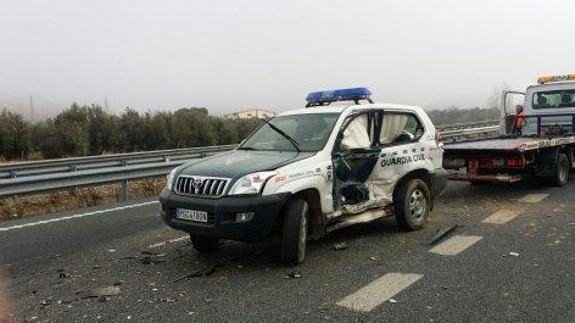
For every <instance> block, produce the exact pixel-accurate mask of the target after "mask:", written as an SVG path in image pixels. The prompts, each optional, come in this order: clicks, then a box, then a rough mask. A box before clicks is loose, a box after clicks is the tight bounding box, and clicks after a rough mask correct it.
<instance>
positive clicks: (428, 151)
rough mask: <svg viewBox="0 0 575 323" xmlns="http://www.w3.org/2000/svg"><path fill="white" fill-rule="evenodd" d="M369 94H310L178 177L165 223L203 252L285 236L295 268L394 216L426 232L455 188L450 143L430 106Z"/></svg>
mask: <svg viewBox="0 0 575 323" xmlns="http://www.w3.org/2000/svg"><path fill="white" fill-rule="evenodd" d="M370 96H371V92H370V91H369V90H368V89H366V88H352V89H342V90H335V91H322V92H314V93H311V94H309V95H308V96H307V105H306V108H304V109H299V110H293V111H287V112H284V113H281V114H279V115H278V116H276V117H274V118H272V119H271V120H269V121H263V123H262V125H261V126H260V127H259V128H258V129H257V130H256V131H255V132H253V133H252V134H251V135H250V136H249V137H248V138H247V139H246V140H244V141H243V142H242V143H241V144H240V145H239V146H238V147H237V148H236V149H235V150H233V151H231V152H228V153H223V154H220V155H216V156H212V157H207V158H203V159H198V160H194V161H190V162H188V163H186V164H184V165H182V166H180V167H178V168H176V169H174V170H173V171H172V172H171V173H170V174H169V176H168V181H167V186H166V188H165V189H164V190H163V191H162V193H161V195H160V202H161V205H162V206H161V216H162V218H163V220H164V221H165V222H166V224H167V225H169V226H170V227H172V228H174V229H177V230H182V231H185V232H189V234H190V238H191V241H192V244H193V246H194V247H195V249H197V250H198V251H200V252H207V251H211V250H213V249H214V248H215V247H216V246H217V245H218V242H219V240H220V239H231V240H237V241H246V242H251V241H258V240H261V239H264V238H266V237H268V236H270V235H271V234H274V233H277V234H278V235H279V236H281V239H282V259H283V260H284V261H285V262H288V263H300V262H302V261H303V260H304V258H305V251H306V243H307V241H309V240H312V239H318V238H321V237H323V236H325V235H326V234H327V233H329V232H331V231H333V230H336V229H339V228H343V227H346V226H350V225H354V224H358V223H364V222H369V221H373V220H375V219H378V218H383V217H388V216H393V215H395V217H396V219H397V222H398V224H399V226H400V227H401V228H403V229H406V230H417V229H420V228H422V227H423V226H424V224H425V222H426V219H427V218H428V216H429V213H430V211H431V210H432V209H433V201H434V199H435V197H437V196H438V195H439V194H440V193H441V192H442V190H443V189H444V187H445V185H446V182H447V173H446V172H445V170H444V169H443V168H442V154H443V148H442V143H441V142H440V138H439V136H438V133H437V132H436V130H435V127H434V126H433V124H432V122H431V120H430V119H429V117H428V116H427V114H426V113H425V112H424V111H423V110H422V109H421V108H418V107H414V106H401V105H392V104H376V103H373V101H372V100H371V99H370ZM346 101H347V102H348V103H345V102H346ZM364 101H365V102H364Z"/></svg>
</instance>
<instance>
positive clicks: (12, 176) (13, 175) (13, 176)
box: [8, 170, 17, 178]
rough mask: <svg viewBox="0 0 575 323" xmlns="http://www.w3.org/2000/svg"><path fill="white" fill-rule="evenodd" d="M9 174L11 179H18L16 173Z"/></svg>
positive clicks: (10, 172)
mask: <svg viewBox="0 0 575 323" xmlns="http://www.w3.org/2000/svg"><path fill="white" fill-rule="evenodd" d="M8 174H10V178H16V177H17V175H16V172H15V171H13V170H11V171H9V172H8Z"/></svg>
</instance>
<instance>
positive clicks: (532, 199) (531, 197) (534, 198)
mask: <svg viewBox="0 0 575 323" xmlns="http://www.w3.org/2000/svg"><path fill="white" fill-rule="evenodd" d="M547 196H549V194H544V193H542V194H527V195H525V196H524V197H523V198H521V199H519V202H524V203H539V202H541V201H543V200H544V199H545V198H546V197H547Z"/></svg>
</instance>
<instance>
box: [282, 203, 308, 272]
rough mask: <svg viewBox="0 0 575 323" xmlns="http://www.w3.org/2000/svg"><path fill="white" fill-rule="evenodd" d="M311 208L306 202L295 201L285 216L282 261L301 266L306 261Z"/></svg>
mask: <svg viewBox="0 0 575 323" xmlns="http://www.w3.org/2000/svg"><path fill="white" fill-rule="evenodd" d="M308 211H309V208H308V204H307V202H306V201H304V200H302V199H293V200H291V201H290V202H288V205H287V206H286V209H285V214H284V226H283V241H282V261H283V262H285V263H288V264H299V263H302V262H303V261H304V259H305V251H306V250H305V249H306V244H307V229H308V214H309V212H308Z"/></svg>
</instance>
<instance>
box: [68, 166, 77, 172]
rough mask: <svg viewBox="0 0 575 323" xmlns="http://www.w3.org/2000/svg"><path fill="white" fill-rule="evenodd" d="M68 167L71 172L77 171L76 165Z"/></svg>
mask: <svg viewBox="0 0 575 323" xmlns="http://www.w3.org/2000/svg"><path fill="white" fill-rule="evenodd" d="M69 167H70V171H71V172H77V171H78V166H76V165H70V166H69Z"/></svg>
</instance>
